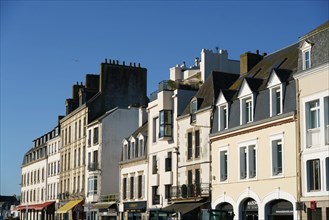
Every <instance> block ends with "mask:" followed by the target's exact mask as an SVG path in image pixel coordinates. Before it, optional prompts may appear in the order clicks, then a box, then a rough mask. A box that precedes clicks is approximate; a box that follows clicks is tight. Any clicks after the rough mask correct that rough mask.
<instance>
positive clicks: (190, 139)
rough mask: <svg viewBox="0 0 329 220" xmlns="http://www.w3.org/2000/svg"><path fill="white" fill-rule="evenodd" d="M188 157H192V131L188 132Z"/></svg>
mask: <svg viewBox="0 0 329 220" xmlns="http://www.w3.org/2000/svg"><path fill="white" fill-rule="evenodd" d="M187 159H188V160H190V159H192V132H189V133H188V134H187Z"/></svg>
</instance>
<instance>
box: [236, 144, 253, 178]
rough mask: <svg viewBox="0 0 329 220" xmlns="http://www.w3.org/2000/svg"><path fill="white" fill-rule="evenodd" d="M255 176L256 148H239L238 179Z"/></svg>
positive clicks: (250, 146)
mask: <svg viewBox="0 0 329 220" xmlns="http://www.w3.org/2000/svg"><path fill="white" fill-rule="evenodd" d="M255 176H256V146H255V145H249V146H243V147H240V179H247V178H254V177H255Z"/></svg>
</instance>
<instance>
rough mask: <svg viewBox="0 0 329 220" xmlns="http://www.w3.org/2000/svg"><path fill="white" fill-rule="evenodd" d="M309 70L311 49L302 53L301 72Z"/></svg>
mask: <svg viewBox="0 0 329 220" xmlns="http://www.w3.org/2000/svg"><path fill="white" fill-rule="evenodd" d="M309 68H311V49H307V50H304V51H303V70H307V69H309Z"/></svg>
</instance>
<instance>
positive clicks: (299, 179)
mask: <svg viewBox="0 0 329 220" xmlns="http://www.w3.org/2000/svg"><path fill="white" fill-rule="evenodd" d="M296 91H297V94H296V110H297V112H296V118H297V120H296V145H297V154H296V163H297V164H296V168H297V202H300V199H301V194H302V189H301V188H302V170H301V155H302V150H301V143H300V137H301V134H300V119H301V117H300V106H299V105H300V90H299V80H298V79H296ZM298 214H299V219H302V210H299V211H298ZM297 219H298V216H297Z"/></svg>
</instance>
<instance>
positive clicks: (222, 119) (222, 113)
mask: <svg viewBox="0 0 329 220" xmlns="http://www.w3.org/2000/svg"><path fill="white" fill-rule="evenodd" d="M218 113H219V117H218V119H219V130H220V131H222V130H224V129H227V128H228V108H227V104H224V105H221V106H218Z"/></svg>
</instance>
